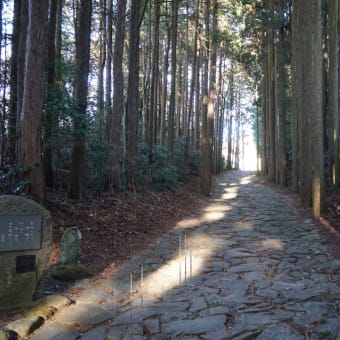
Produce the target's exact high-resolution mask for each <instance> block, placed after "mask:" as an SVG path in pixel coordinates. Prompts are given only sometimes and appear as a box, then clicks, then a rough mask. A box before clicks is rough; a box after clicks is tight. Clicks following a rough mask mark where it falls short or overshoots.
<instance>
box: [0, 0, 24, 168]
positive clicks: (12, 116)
mask: <svg viewBox="0 0 340 340" xmlns="http://www.w3.org/2000/svg"><path fill="white" fill-rule="evenodd" d="M1 3H2V2H1ZM21 7H22V1H20V0H15V1H14V16H13V34H12V53H11V54H12V55H11V75H10V92H11V96H10V109H9V110H10V112H9V123H8V139H9V149H8V153H9V155H8V156H9V157H8V160H9V162H10V163H11V164H14V163H15V162H16V160H17V155H16V143H17V117H18V54H19V38H20V34H21ZM1 11H2V9H1ZM1 25H2V24H1ZM0 37H1V35H0Z"/></svg>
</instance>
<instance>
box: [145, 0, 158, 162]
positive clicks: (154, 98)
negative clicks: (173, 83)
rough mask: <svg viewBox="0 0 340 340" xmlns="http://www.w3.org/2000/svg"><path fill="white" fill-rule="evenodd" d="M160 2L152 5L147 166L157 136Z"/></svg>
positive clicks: (150, 159) (151, 156)
mask: <svg viewBox="0 0 340 340" xmlns="http://www.w3.org/2000/svg"><path fill="white" fill-rule="evenodd" d="M160 5H161V4H160V2H159V0H155V3H154V20H153V29H154V31H153V46H152V71H151V99H150V115H149V121H148V126H147V129H148V137H149V138H148V140H147V143H148V153H149V164H152V163H153V145H154V143H155V141H156V136H157V133H156V131H157V123H156V121H157V107H158V90H159V87H158V83H159V66H158V65H159V21H160Z"/></svg>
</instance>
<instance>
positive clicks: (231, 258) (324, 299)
mask: <svg viewBox="0 0 340 340" xmlns="http://www.w3.org/2000/svg"><path fill="white" fill-rule="evenodd" d="M339 279H340V261H339V260H334V259H332V258H330V257H329V255H328V252H327V249H326V247H325V246H324V245H323V244H322V243H321V242H320V237H319V235H318V231H317V228H316V227H315V226H314V225H313V222H312V221H311V220H306V221H303V222H302V223H300V222H298V220H297V217H296V211H295V209H294V206H293V205H292V202H291V201H290V199H289V198H287V197H286V196H285V195H283V194H280V193H277V192H275V191H273V190H271V189H270V188H268V187H265V186H262V185H261V184H259V182H258V180H257V178H256V177H255V176H254V175H252V174H250V173H241V172H231V173H227V174H224V175H222V176H221V177H219V179H218V183H217V186H216V192H215V193H214V195H213V197H212V198H211V200H210V204H209V206H207V207H206V209H205V211H203V212H202V213H201V214H200V215H197V216H191V218H188V219H187V220H184V221H181V222H180V223H179V224H178V225H177V226H176V228H175V229H173V230H172V231H170V232H169V233H167V234H165V235H164V236H163V237H162V239H160V240H159V241H158V242H156V243H155V244H154V245H153V246H152V247H150V248H149V249H147V250H143V251H141V252H140V253H139V254H138V256H135V257H133V258H132V259H131V260H130V261H129V262H128V263H126V264H125V265H123V266H122V267H120V268H118V269H117V271H116V272H115V274H114V277H113V278H110V279H105V280H100V281H97V282H95V283H93V282H90V281H88V280H84V281H81V282H79V283H78V287H79V288H84V293H83V294H82V295H81V296H80V297H79V298H78V299H77V301H76V302H75V303H74V304H72V305H71V306H70V307H67V308H65V309H62V310H61V311H59V312H58V313H57V314H56V315H55V316H54V317H53V318H52V319H51V320H50V321H48V322H46V323H45V325H44V326H43V327H41V328H40V329H39V330H38V331H36V332H35V333H34V334H33V336H32V339H34V340H40V339H43V340H46V339H54V340H55V339H63V340H68V339H76V338H77V339H78V338H80V339H84V340H85V339H86V340H92V339H93V340H94V339H96V340H97V339H136V340H137V339H188V340H189V339H190V340H191V339H206V340H208V339H211V340H218V339H235V340H236V339H237V340H239V339H260V340H264V339H275V340H280V339H282V340H300V339H301V340H302V339H311V340H315V339H340V287H339V286H337V284H336V282H339Z"/></svg>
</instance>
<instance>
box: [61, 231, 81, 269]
mask: <svg viewBox="0 0 340 340" xmlns="http://www.w3.org/2000/svg"><path fill="white" fill-rule="evenodd" d="M80 240H81V233H80V231H79V229H77V228H68V229H67V230H66V231H65V232H64V234H63V236H62V238H61V244H60V248H61V250H60V263H61V264H66V263H78V261H79V253H80Z"/></svg>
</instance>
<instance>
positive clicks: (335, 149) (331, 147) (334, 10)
mask: <svg viewBox="0 0 340 340" xmlns="http://www.w3.org/2000/svg"><path fill="white" fill-rule="evenodd" d="M328 6H329V11H328V17H329V20H328V23H329V26H328V36H329V72H328V84H329V90H328V117H329V119H328V124H329V128H328V152H329V155H328V159H329V169H330V184H331V185H336V186H339V184H340V179H339V65H338V62H339V41H338V11H339V8H338V7H339V3H338V0H329V4H328Z"/></svg>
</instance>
